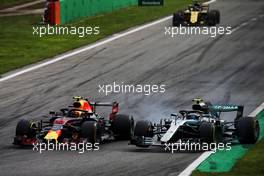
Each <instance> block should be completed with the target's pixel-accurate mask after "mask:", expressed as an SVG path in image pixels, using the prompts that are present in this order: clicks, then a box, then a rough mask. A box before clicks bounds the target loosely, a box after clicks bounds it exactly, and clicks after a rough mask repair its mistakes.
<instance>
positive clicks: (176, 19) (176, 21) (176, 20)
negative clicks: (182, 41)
mask: <svg viewBox="0 0 264 176" xmlns="http://www.w3.org/2000/svg"><path fill="white" fill-rule="evenodd" d="M183 23H184V14H183V12H181V11H180V12H176V13H174V14H173V19H172V26H180V25H183Z"/></svg>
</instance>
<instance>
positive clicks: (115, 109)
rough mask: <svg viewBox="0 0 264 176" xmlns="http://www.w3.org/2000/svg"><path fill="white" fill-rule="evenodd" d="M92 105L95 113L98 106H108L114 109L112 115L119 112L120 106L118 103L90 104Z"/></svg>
mask: <svg viewBox="0 0 264 176" xmlns="http://www.w3.org/2000/svg"><path fill="white" fill-rule="evenodd" d="M90 105H91V106H93V108H94V111H95V109H96V107H98V106H108V107H112V113H113V114H116V113H117V112H118V106H119V104H118V103H117V102H90Z"/></svg>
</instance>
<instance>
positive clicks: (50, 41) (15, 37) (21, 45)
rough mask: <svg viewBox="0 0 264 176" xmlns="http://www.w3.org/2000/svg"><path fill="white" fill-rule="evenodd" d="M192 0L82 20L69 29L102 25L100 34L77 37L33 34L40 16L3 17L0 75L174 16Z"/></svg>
mask: <svg viewBox="0 0 264 176" xmlns="http://www.w3.org/2000/svg"><path fill="white" fill-rule="evenodd" d="M191 2H192V0H166V4H165V6H164V7H137V6H134V7H129V8H126V9H121V10H117V11H114V12H112V13H108V14H102V15H98V16H95V17H90V18H82V19H80V20H78V22H74V23H71V24H68V25H70V26H84V27H86V26H100V34H99V35H92V36H87V37H84V38H79V37H78V36H62V35H60V36H58V35H57V36H54V35H53V36H45V37H42V38H40V37H37V36H36V35H35V36H34V35H32V32H33V29H32V26H37V23H39V21H40V20H41V17H40V16H39V15H37V16H36V15H28V16H17V17H0V29H1V31H0V43H1V47H0V74H3V73H6V72H8V71H10V70H13V69H16V68H20V67H22V66H25V65H28V64H31V63H35V62H37V61H40V60H43V59H45V58H49V57H52V56H55V55H57V54H60V53H63V52H65V51H68V50H71V49H74V48H77V47H80V46H82V45H85V44H89V43H92V42H95V41H96V40H98V39H102V38H104V37H106V36H109V35H111V34H113V33H116V32H120V31H122V30H125V29H128V28H130V27H133V26H135V25H140V24H143V23H146V22H149V21H151V20H155V19H157V18H160V17H163V16H166V15H169V14H172V13H173V12H174V11H176V10H177V9H181V8H184V7H185V6H186V5H187V4H189V3H191Z"/></svg>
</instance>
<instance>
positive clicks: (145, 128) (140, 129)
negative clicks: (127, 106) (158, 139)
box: [134, 120, 154, 137]
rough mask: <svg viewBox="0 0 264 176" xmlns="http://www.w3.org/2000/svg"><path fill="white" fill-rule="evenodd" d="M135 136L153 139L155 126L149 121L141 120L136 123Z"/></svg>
mask: <svg viewBox="0 0 264 176" xmlns="http://www.w3.org/2000/svg"><path fill="white" fill-rule="evenodd" d="M134 136H144V137H153V136H154V134H153V125H152V123H151V122H150V121H148V120H140V121H138V122H137V123H136V126H135V130H134Z"/></svg>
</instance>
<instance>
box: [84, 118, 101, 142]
mask: <svg viewBox="0 0 264 176" xmlns="http://www.w3.org/2000/svg"><path fill="white" fill-rule="evenodd" d="M81 134H82V137H83V138H86V139H87V140H88V142H90V143H92V144H94V143H96V142H100V141H101V128H100V125H99V124H98V123H97V122H96V121H85V122H83V124H82V125H81Z"/></svg>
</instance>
